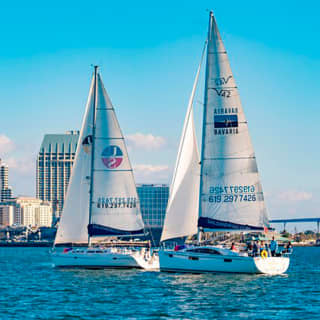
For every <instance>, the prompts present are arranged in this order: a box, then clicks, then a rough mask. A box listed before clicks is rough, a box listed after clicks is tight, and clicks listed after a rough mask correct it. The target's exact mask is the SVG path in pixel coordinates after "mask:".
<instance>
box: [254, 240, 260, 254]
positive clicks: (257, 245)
mask: <svg viewBox="0 0 320 320" xmlns="http://www.w3.org/2000/svg"><path fill="white" fill-rule="evenodd" d="M252 254H253V256H256V255H258V254H260V242H259V240H258V241H255V242H254V244H253V251H252Z"/></svg>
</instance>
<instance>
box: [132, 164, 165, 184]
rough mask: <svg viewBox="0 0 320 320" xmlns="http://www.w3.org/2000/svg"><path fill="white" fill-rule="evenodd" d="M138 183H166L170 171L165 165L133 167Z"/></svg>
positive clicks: (139, 165)
mask: <svg viewBox="0 0 320 320" xmlns="http://www.w3.org/2000/svg"><path fill="white" fill-rule="evenodd" d="M133 171H134V175H135V180H136V182H138V183H168V182H169V176H170V169H169V167H168V166H166V165H151V164H138V165H135V166H134V167H133Z"/></svg>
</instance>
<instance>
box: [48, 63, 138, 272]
mask: <svg viewBox="0 0 320 320" xmlns="http://www.w3.org/2000/svg"><path fill="white" fill-rule="evenodd" d="M142 235H144V224H143V220H142V216H141V211H140V203H139V198H138V196H137V190H136V184H135V181H134V177H133V171H132V167H131V164H130V161H129V157H128V153H127V149H126V145H125V141H124V137H123V134H122V132H121V130H120V126H119V123H118V120H117V117H116V114H115V111H114V108H113V105H112V103H111V100H110V98H109V97H108V94H107V92H106V90H105V88H104V86H103V83H102V80H101V76H100V74H99V73H98V67H95V68H94V74H93V78H92V82H91V87H90V92H89V97H88V102H87V106H86V112H85V115H84V119H83V124H82V129H81V132H80V137H79V143H78V147H77V153H76V158H75V163H74V166H73V170H72V175H71V179H70V184H69V187H68V192H67V196H66V201H65V204H64V208H63V212H62V216H61V220H60V224H59V228H58V231H57V235H56V238H55V250H54V251H53V253H52V259H53V262H54V264H55V266H58V267H94V268H96V267H115V268H116V267H122V268H127V267H138V265H137V263H136V261H135V259H134V258H133V257H132V256H131V254H132V253H133V251H134V249H133V248H132V247H128V246H126V247H124V248H120V247H119V245H120V244H117V241H115V242H113V243H114V245H111V247H108V248H107V247H105V246H103V245H102V244H101V242H99V239H101V238H102V239H103V238H110V237H113V238H114V239H118V238H119V237H127V238H128V237H131V238H132V237H134V238H136V237H139V236H142ZM131 242H132V246H133V247H134V246H135V242H134V241H131ZM109 244H110V242H109ZM70 245H72V247H70ZM83 245H84V247H83ZM58 246H62V247H64V248H63V249H61V250H59V248H58ZM81 246H82V247H81Z"/></svg>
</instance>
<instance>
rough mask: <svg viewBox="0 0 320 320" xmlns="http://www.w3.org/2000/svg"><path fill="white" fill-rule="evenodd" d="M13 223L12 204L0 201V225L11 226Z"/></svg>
mask: <svg viewBox="0 0 320 320" xmlns="http://www.w3.org/2000/svg"><path fill="white" fill-rule="evenodd" d="M13 224H14V206H10V205H5V204H1V203H0V225H1V226H11V225H13Z"/></svg>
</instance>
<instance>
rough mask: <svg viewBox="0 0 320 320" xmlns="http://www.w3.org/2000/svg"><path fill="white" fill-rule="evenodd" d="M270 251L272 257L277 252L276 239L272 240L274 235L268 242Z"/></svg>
mask: <svg viewBox="0 0 320 320" xmlns="http://www.w3.org/2000/svg"><path fill="white" fill-rule="evenodd" d="M270 251H271V255H272V257H274V256H275V255H276V254H277V252H278V242H277V240H274V237H272V240H271V242H270Z"/></svg>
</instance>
